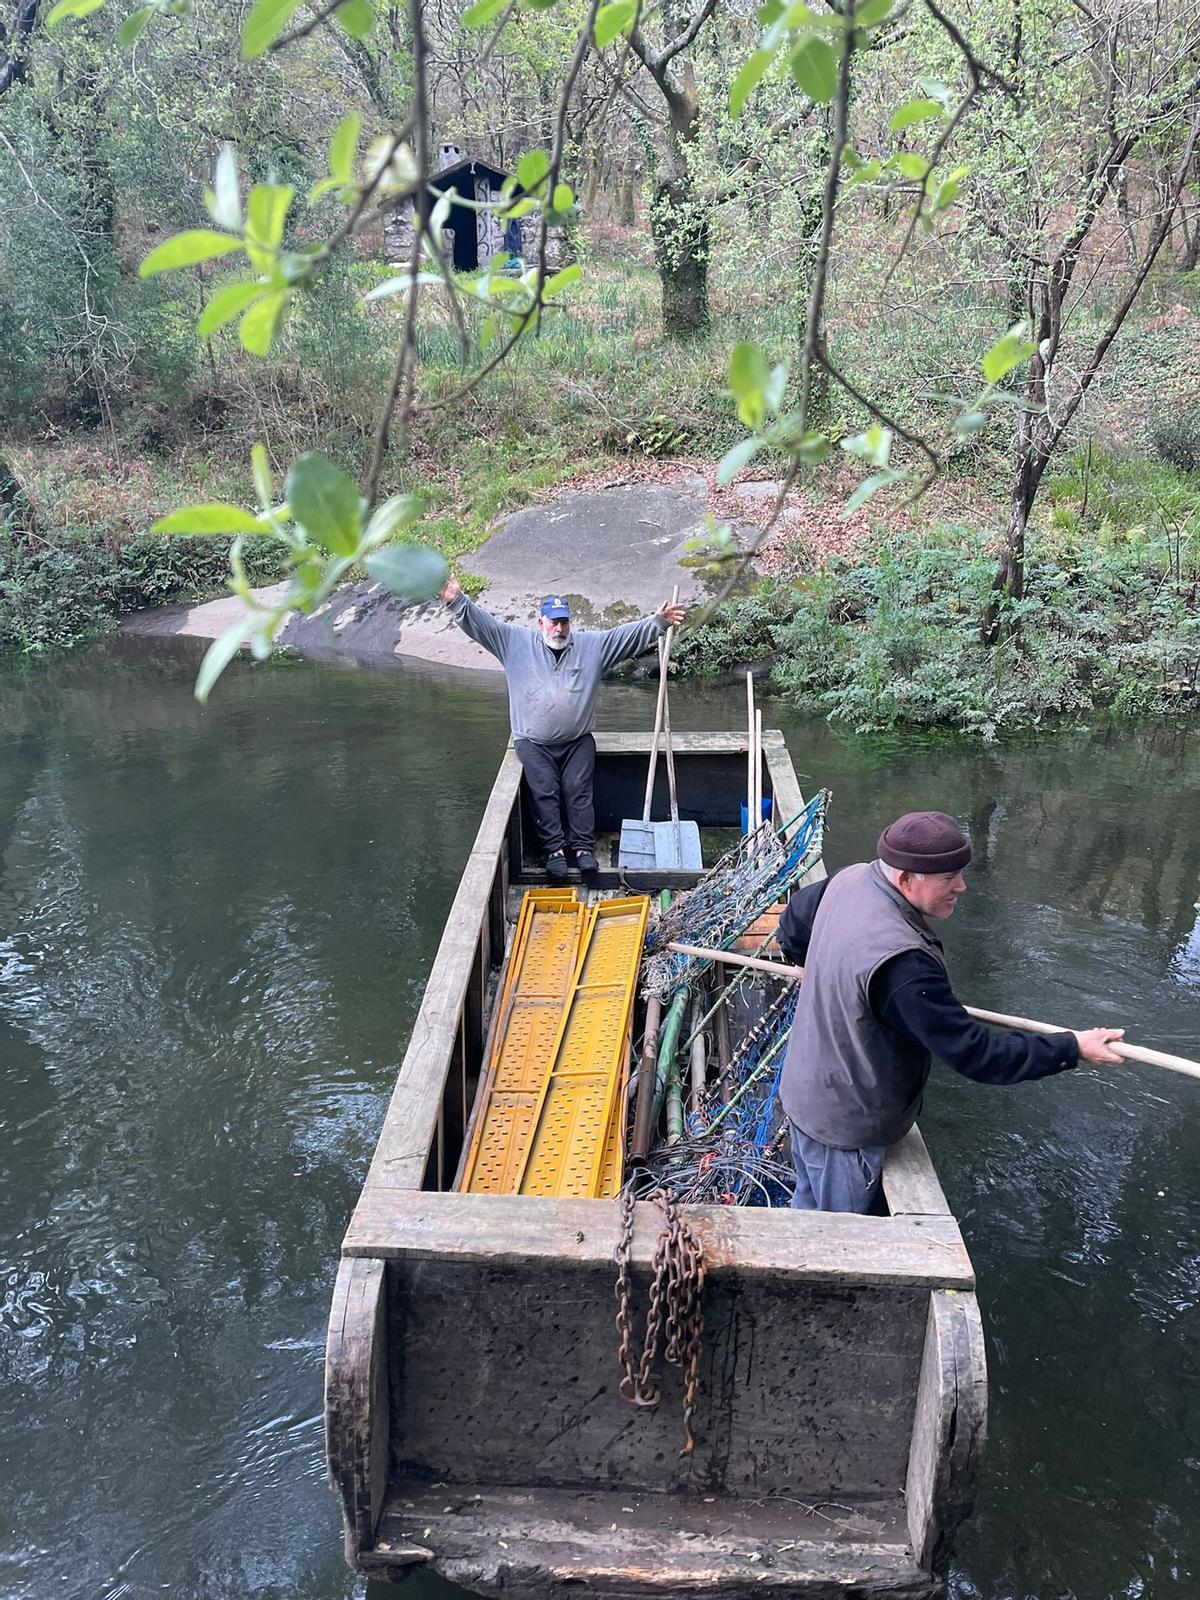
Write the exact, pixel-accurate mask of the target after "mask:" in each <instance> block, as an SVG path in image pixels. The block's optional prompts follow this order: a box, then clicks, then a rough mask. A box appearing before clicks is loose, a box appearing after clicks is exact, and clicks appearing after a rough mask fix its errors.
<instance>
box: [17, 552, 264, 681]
mask: <svg viewBox="0 0 1200 1600" xmlns="http://www.w3.org/2000/svg"><path fill="white" fill-rule="evenodd" d="M244 549H245V556H246V567H247V573H248V576H249V577H250V581H251V582H252V583H269V582H272V581H273V580H275V579H277V578H279V577H281V576H282V569H281V566H280V558H279V549H280V547H279V546H278V544H276V543H275V542H274V541H272V540H270V539H266V538H263V539H255V538H249V539H247V540H245V541H244ZM228 575H229V541H228V540H227V539H208V538H204V539H200V538H196V539H176V538H168V537H166V536H165V535H158V534H144V535H142V536H141V537H140V538H137V539H132V540H130V541H129V542H128V543H126V544H121V545H117V546H113V545H112V544H111V543H109V542H108V541H107V540H105V539H104V538H102V537H101V536H100V535H98V534H97V533H94V532H92V531H91V530H75V531H72V532H67V533H65V534H62V535H58V536H56V537H55V539H54V540H53V541H50V540H49V539H42V538H37V537H33V536H31V535H27V534H22V533H20V532H18V531H16V530H15V529H14V528H12V527H11V526H10V525H4V524H0V655H5V654H29V655H42V654H45V653H46V652H48V651H53V650H60V649H66V648H68V647H69V646H71V645H74V644H78V643H79V642H80V641H81V640H83V639H85V638H87V637H88V636H89V635H91V634H94V633H98V632H100V631H102V630H103V629H104V628H106V627H108V626H110V624H111V622H112V619H113V618H114V617H116V616H121V615H124V614H125V613H127V612H130V611H137V610H139V609H140V608H141V607H142V606H147V605H165V604H168V603H170V602H171V601H175V600H184V599H188V600H195V599H205V598H207V597H209V596H211V595H214V594H219V593H222V592H224V590H225V588H226V583H227V579H228Z"/></svg>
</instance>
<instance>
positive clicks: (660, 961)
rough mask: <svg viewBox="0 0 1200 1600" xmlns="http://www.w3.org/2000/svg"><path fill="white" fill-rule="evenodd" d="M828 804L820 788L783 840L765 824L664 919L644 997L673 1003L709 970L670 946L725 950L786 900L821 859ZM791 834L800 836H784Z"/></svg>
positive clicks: (646, 966)
mask: <svg viewBox="0 0 1200 1600" xmlns="http://www.w3.org/2000/svg"><path fill="white" fill-rule="evenodd" d="M829 799H830V794H829V790H828V789H819V790H818V791H817V793H816V794H815V795H813V797H812V799H811V800H810V801H809V802H808V804H807V805H806V806H805V807H804V810H803V811H800V812H798V813H797V814H796V816H795V817H794V818H793V819H792V820H791V821H790V822H788V823H786V824H785V825H784V827H783V828H782V829H781V830H780V831H779V832H778V833H777V832H776V831H775V829H774V828H772V827H771V825H770V824H769V823H764V824H763V825H762V827H761V828H759V829H758V830H757V832H755V833H751V834H747V835H746V836H745V837H744V838H742V839H741V840H739V842H738V843H737V844H736V845H735V846H734V847H733V849H732V850H729V851H727V852H726V853H725V855H723V856H722V857H721V859H720V860H719V861H718V862H717V863H716V865H715V866H714V867H713V868H712V869H711V870H710V871H709V872H706V873H705V875H704V877H703V878H702V879H701V880H700V882H699V883H698V884H697V885H696V887H695V888H694V889H689V890H688V891H687V892H686V893H685V894H681V895H680V896H679V898H678V899H677V900H676V901H675V902H674V903H673V904H672V905H671V907H670V908H669V910H667V911H664V912H663V914H662V916H661V917H660V918H659V919H658V921H657V923H656V924H655V926H654V927H653V928H651V930H650V932H649V933H648V935H647V937H646V949H647V952H648V955H647V957H646V960H645V961H644V962H643V963H642V986H643V992H644V993H645V994H647V995H651V994H656V995H658V997H659V999H660V1000H666V999H667V998H668V996H670V995H671V994H673V993H674V992H675V990H676V989H678V987H679V985H680V984H685V985H688V986H690V985H691V984H692V983H693V982H695V980H696V979H697V977H698V976H699V975H700V973H701V972H702V971H703V970H704V969H706V968H707V967H708V966H709V965H710V963H709V962H707V961H705V960H703V959H702V958H700V957H697V956H686V955H680V954H679V953H678V952H677V951H673V950H668V949H667V948H666V947H667V946H668V945H669V944H694V945H703V946H704V947H705V948H707V949H710V950H726V949H728V948H729V946H730V945H731V944H732V943H733V942H734V940H735V939H737V938H738V937H739V936H740V935H741V934H743V933H744V932H745V931H746V929H747V928H748V927H749V926H750V924H751V923H752V922H754V921H756V920H757V918H759V917H760V916H762V914H763V912H765V911H768V910H769V909H770V908H771V907H772V906H773V905H776V904H777V903H778V902H779V901H780V900H783V899H786V897H787V895H788V894H789V893H790V892H791V890H792V889H794V888H795V887H796V885H797V883H799V881H800V879H801V878H803V877H804V875H805V873H806V872H808V871H810V870H811V868H812V867H813V866H815V865H816V863H817V861H818V860H819V859H820V855H821V846H822V842H823V839H824V832H825V812H826V809H827V808H828V805H829ZM789 828H790V829H792V830H793V831H792V832H791V834H790V836H788V837H785V834H786V832H787V830H788V829H789Z"/></svg>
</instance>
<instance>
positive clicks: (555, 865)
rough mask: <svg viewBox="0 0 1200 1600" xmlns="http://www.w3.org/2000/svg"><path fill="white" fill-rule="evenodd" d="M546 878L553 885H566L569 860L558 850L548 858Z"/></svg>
mask: <svg viewBox="0 0 1200 1600" xmlns="http://www.w3.org/2000/svg"><path fill="white" fill-rule="evenodd" d="M546 876H547V877H548V878H549V879H550V882H551V883H566V881H567V858H566V856H565V855H564V854H563V852H562V851H561V850H556V851H555V852H554V854H553V855H549V856H547V857H546Z"/></svg>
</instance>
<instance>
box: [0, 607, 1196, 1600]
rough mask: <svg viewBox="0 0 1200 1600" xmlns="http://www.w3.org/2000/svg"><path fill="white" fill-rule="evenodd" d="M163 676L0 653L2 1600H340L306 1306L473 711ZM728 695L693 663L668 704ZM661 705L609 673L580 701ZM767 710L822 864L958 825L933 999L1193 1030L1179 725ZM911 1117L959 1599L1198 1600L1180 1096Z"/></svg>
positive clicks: (475, 816)
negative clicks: (957, 738) (960, 1293)
mask: <svg viewBox="0 0 1200 1600" xmlns="http://www.w3.org/2000/svg"><path fill="white" fill-rule="evenodd" d="M194 669H195V653H194V652H192V651H190V650H189V648H188V646H187V644H186V643H185V642H182V641H174V642H167V641H163V640H135V639H130V638H127V639H117V640H112V641H108V642H105V643H103V644H101V645H99V646H97V647H95V648H94V649H92V650H90V651H88V652H86V653H83V654H80V655H76V656H74V657H72V658H69V659H67V660H65V661H62V662H59V663H56V664H54V665H52V666H49V667H46V668H42V669H39V670H36V671H34V672H30V673H16V674H14V673H10V674H8V675H7V676H0V1079H2V1083H3V1092H2V1096H0V1119H2V1120H0V1129H2V1137H3V1144H4V1158H5V1159H4V1161H3V1164H2V1172H0V1265H2V1269H3V1304H2V1311H0V1595H2V1596H4V1597H5V1600H76V1597H78V1600H117V1597H119V1596H126V1595H129V1596H148V1595H161V1594H167V1595H176V1596H181V1597H185V1600H218V1597H221V1600H225V1597H231V1600H232V1597H241V1596H247V1597H249V1596H253V1597H257V1600H275V1597H279V1600H282V1597H284V1596H288V1597H293V1596H294V1597H302V1600H343V1597H349V1596H360V1595H363V1594H364V1593H365V1592H366V1586H364V1585H363V1584H362V1583H361V1581H360V1580H358V1579H356V1578H355V1577H354V1576H353V1575H352V1574H351V1573H350V1572H349V1571H348V1570H347V1569H346V1568H345V1567H344V1566H343V1565H342V1561H341V1553H340V1532H339V1523H338V1515H337V1509H336V1505H335V1502H334V1499H333V1496H332V1495H331V1494H330V1492H329V1490H328V1489H327V1488H326V1486H325V1483H324V1477H323V1464H322V1440H321V1374H322V1352H323V1343H324V1325H325V1318H326V1314H327V1308H328V1301H329V1294H330V1288H331V1284H332V1277H333V1267H334V1262H335V1259H336V1253H337V1246H338V1241H339V1239H340V1236H341V1233H342V1230H343V1228H344V1225H345V1222H346V1219H347V1217H348V1215H349V1212H350V1210H351V1207H352V1205H353V1202H354V1199H355V1196H356V1194H357V1191H358V1188H359V1185H360V1183H361V1179H362V1176H363V1173H364V1170H365V1167H366V1164H367V1161H368V1158H369V1155H370V1152H371V1149H372V1146H373V1143H374V1139H375V1136H376V1132H377V1130H378V1127H379V1124H380V1122H381V1119H382V1116H383V1110H384V1105H385V1102H386V1099H387V1096H388V1093H389V1090H390V1088H391V1085H392V1082H393V1079H394V1077H395V1074H396V1071H397V1069H398V1066H399V1063H400V1060H401V1057H402V1054H403V1050H404V1045H405V1041H406V1038H407V1034H408V1030H409V1027H410V1024H411V1020H412V1017H413V1014H414V1012H415V1009H416V1006H417V1004H418V1000H419V997H420V993H421V989H422V985H423V983H424V980H425V977H426V975H427V973H428V970H429V966H430V962H431V960H432V957H433V953H434V950H435V948H436V945H437V941H438V938H439V936H440V933H441V929H442V924H443V919H444V917H445V914H446V910H447V908H448V906H449V903H450V900H451V897H452V895H453V892H454V889H455V886H456V884H457V881H458V877H459V874H460V872H461V869H462V866H463V863H464V861H465V858H466V855H467V852H468V849H469V847H470V843H471V840H472V838H473V836H474V833H475V829H476V827H477V825H478V821H479V816H480V812H481V809H482V806H483V803H484V800H485V797H486V795H487V791H488V788H489V786H490V784H491V781H492V778H493V776H494V773H495V768H496V764H497V761H498V759H499V756H500V753H501V750H502V747H503V743H504V739H505V737H506V731H505V716H504V702H503V693H502V688H501V685H500V684H499V682H498V681H496V680H491V679H483V678H480V677H478V676H474V677H470V678H467V677H459V678H446V677H444V676H438V675H435V674H434V673H433V672H432V671H424V670H422V669H420V668H417V667H413V668H411V669H409V670H406V671H404V672H399V671H368V670H350V669H346V668H344V667H343V668H339V667H328V666H321V665H317V664H313V663H299V664H297V663H290V664H282V665H277V664H272V665H270V666H268V667H266V668H254V667H252V666H250V665H241V664H239V665H236V666H235V667H234V668H233V669H231V671H230V672H229V673H228V674H227V675H226V678H225V679H224V680H223V681H222V683H221V685H220V686H219V688H218V690H217V692H216V694H215V695H214V699H213V703H212V705H211V707H210V708H209V709H208V710H207V711H201V710H200V709H199V708H198V707H197V706H196V704H195V702H194V701H193V700H192V698H191V693H190V686H191V680H192V676H193V673H194ZM743 703H744V702H743V701H742V698H741V695H740V694H739V693H738V692H737V691H715V690H703V689H696V688H689V687H687V686H683V687H680V688H679V689H678V690H677V692H676V693H675V695H674V697H673V707H672V710H673V721H674V723H675V726H676V727H678V728H681V729H682V728H697V727H721V726H737V725H739V721H740V717H741V715H742V707H743ZM652 715H653V703H652V699H651V697H650V695H649V694H648V693H647V691H646V690H645V689H643V688H640V687H636V686H614V687H612V688H609V689H606V690H605V699H604V703H603V706H602V715H601V721H602V724H603V725H605V726H609V727H616V728H620V727H644V726H648V725H649V723H650V721H651V720H652ZM767 720H768V722H770V723H776V722H778V723H781V724H782V726H783V727H784V729H785V731H786V733H787V735H788V740H789V745H790V748H791V751H792V755H793V759H794V762H795V765H796V768H797V771H798V773H799V774H800V775H801V784H802V787H804V788H805V789H810V788H811V787H813V786H814V785H815V784H817V783H824V784H828V785H829V786H830V787H831V788H832V789H833V791H834V801H833V807H832V811H831V816H830V825H829V832H828V836H827V847H826V860H827V862H828V863H829V864H830V866H834V865H838V864H840V863H842V862H845V861H850V860H856V859H860V858H861V857H862V856H863V855H864V854H866V853H868V852H869V851H870V850H871V846H872V843H873V840H874V837H875V834H876V832H877V831H878V828H879V826H880V824H881V822H882V821H885V820H889V819H890V818H891V817H892V816H894V815H895V814H897V813H898V812H901V811H905V810H909V809H912V808H916V807H926V806H936V807H938V808H940V809H943V810H947V811H950V812H953V813H955V814H956V815H958V816H960V817H961V818H964V819H969V821H970V826H971V830H972V834H973V837H974V841H975V861H976V865H975V867H974V868H973V870H972V872H971V874H970V890H969V892H968V894H967V895H966V896H965V897H964V899H963V902H962V904H961V906H960V909H959V911H958V912H957V914H956V916H955V918H954V921H953V922H952V923H951V924H949V925H948V926H947V928H946V936H947V947H948V953H949V958H950V962H951V967H952V971H953V973H954V976H955V980H956V987H957V988H958V990H959V992H960V994H961V995H962V996H963V997H964V998H965V999H967V1000H970V1001H973V1002H974V1003H976V1004H979V1005H982V1006H986V1007H989V1008H992V1009H996V1010H1003V1011H1015V1012H1020V1013H1022V1014H1025V1015H1032V1016H1040V1017H1045V1018H1048V1019H1050V1020H1053V1021H1059V1022H1062V1023H1064V1024H1074V1025H1078V1026H1085V1025H1093V1024H1098V1023H1113V1024H1117V1023H1124V1024H1127V1025H1128V1027H1129V1031H1130V1037H1131V1038H1135V1039H1137V1040H1138V1041H1139V1042H1142V1043H1146V1044H1157V1045H1159V1046H1160V1047H1162V1048H1164V1049H1167V1050H1173V1051H1175V1052H1177V1053H1182V1054H1190V1055H1197V1054H1200V1006H1198V1004H1197V1002H1198V1000H1200V922H1198V908H1197V904H1196V901H1197V897H1198V895H1200V794H1198V789H1200V741H1198V738H1197V736H1196V735H1195V734H1194V733H1189V732H1188V731H1186V730H1185V729H1184V728H1182V727H1180V728H1167V729H1156V730H1146V731H1141V732H1128V731H1120V732H1105V733H1100V734H1094V735H1085V734H1068V735H1062V736H1056V737H1055V738H1053V739H1050V740H1047V741H1045V742H1042V743H1038V744H1032V745H1029V746H1027V747H1021V748H1017V749H1010V750H1004V751H987V752H983V753H980V752H979V751H977V750H969V749H964V748H960V747H952V746H945V745H938V744H935V743H923V744H914V743H912V742H911V741H904V740H895V741H872V742H870V743H862V742H857V743H856V742H852V741H847V740H843V739H839V738H837V737H835V736H833V735H831V733H830V732H829V731H828V730H827V729H826V728H825V727H823V726H822V725H820V724H816V723H812V722H803V723H801V722H797V721H795V720H794V719H789V718H788V717H787V716H786V715H785V714H784V713H783V712H782V711H781V710H780V709H779V708H778V707H770V706H768V714H767ZM922 1126H923V1129H924V1132H925V1136H926V1139H927V1141H928V1143H929V1145H930V1147H931V1149H932V1151H933V1154H934V1158H935V1160H936V1162H937V1164H938V1168H939V1172H940V1175H941V1178H942V1182H943V1184H944V1186H945V1188H946V1191H947V1193H948V1195H949V1198H950V1201H951V1204H952V1205H953V1207H954V1209H955V1210H956V1212H957V1213H958V1216H959V1218H960V1220H961V1223H962V1227H963V1231H964V1233H965V1235H966V1239H967V1243H968V1246H969V1247H970V1250H971V1253H972V1256H973V1258H974V1261H975V1265H976V1269H977V1271H978V1274H979V1279H980V1297H981V1302H982V1307H983V1313H984V1319H985V1324H986V1328H987V1334H988V1348H989V1358H990V1377H991V1413H990V1441H989V1447H988V1455H987V1467H986V1472H985V1478H984V1483H983V1488H982V1494H981V1497H980V1503H979V1507H978V1510H977V1512H976V1515H975V1517H974V1519H973V1520H972V1522H971V1523H970V1524H969V1525H968V1527H967V1529H966V1530H965V1532H964V1535H963V1537H962V1538H961V1540H960V1544H959V1550H958V1555H957V1559H956V1563H955V1569H954V1580H953V1584H952V1593H953V1594H954V1595H955V1597H956V1600H1026V1597H1031V1600H1066V1597H1074V1600H1102V1597H1109V1596H1129V1597H1143V1596H1145V1597H1159V1596H1176V1595H1178V1596H1180V1597H1197V1596H1200V1337H1198V1324H1200V1315H1198V1312H1197V1304H1198V1302H1200V1159H1198V1157H1200V1083H1196V1082H1193V1081H1191V1080H1189V1079H1186V1078H1181V1077H1176V1076H1174V1075H1172V1074H1169V1073H1166V1072H1162V1071H1158V1070H1156V1069H1152V1068H1147V1067H1129V1066H1124V1067H1121V1068H1112V1069H1105V1070H1103V1071H1096V1070H1091V1071H1087V1072H1081V1073H1068V1074H1064V1075H1063V1076H1061V1077H1058V1078H1055V1079H1053V1080H1051V1081H1049V1082H1047V1083H1044V1084H1037V1085H1030V1086H1025V1087H1022V1088H1016V1089H1009V1090H1004V1089H986V1088H981V1087H979V1086H976V1085H972V1084H969V1083H966V1082H965V1081H963V1080H961V1079H957V1078H955V1077H954V1075H953V1074H951V1073H948V1072H946V1071H945V1070H944V1069H942V1068H938V1069H937V1070H936V1071H935V1077H934V1080H933V1083H932V1084H931V1089H930V1093H929V1096H928V1100H927V1106H926V1112H925V1115H924V1117H923V1120H922ZM783 1336H784V1335H783V1334H782V1332H781V1337H783ZM453 1592H454V1591H450V1590H449V1588H448V1586H447V1585H445V1584H439V1583H438V1582H437V1581H436V1580H434V1579H432V1578H430V1577H428V1576H418V1577H416V1578H414V1579H412V1580H411V1581H410V1584H409V1586H408V1594H409V1596H410V1600H432V1597H433V1596H434V1595H435V1594H438V1595H442V1594H447V1593H453ZM370 1593H371V1600H387V1597H388V1596H389V1595H390V1594H391V1593H392V1591H390V1590H387V1589H380V1590H378V1591H377V1590H376V1589H375V1586H370Z"/></svg>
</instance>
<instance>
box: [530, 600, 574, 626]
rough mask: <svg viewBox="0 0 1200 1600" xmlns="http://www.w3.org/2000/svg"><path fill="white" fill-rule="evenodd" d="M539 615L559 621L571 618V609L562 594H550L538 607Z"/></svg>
mask: <svg viewBox="0 0 1200 1600" xmlns="http://www.w3.org/2000/svg"><path fill="white" fill-rule="evenodd" d="M538 615H539V616H541V617H550V618H551V619H552V620H553V621H559V620H560V619H561V618H563V617H567V618H569V617H570V615H571V608H570V606H569V605H568V604H567V602H566V600H565V599H564V598H563V596H562V595H561V594H548V595H547V596H546V598H545V599H544V600H543V601H542V603H541V605H540V606H539V607H538Z"/></svg>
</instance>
